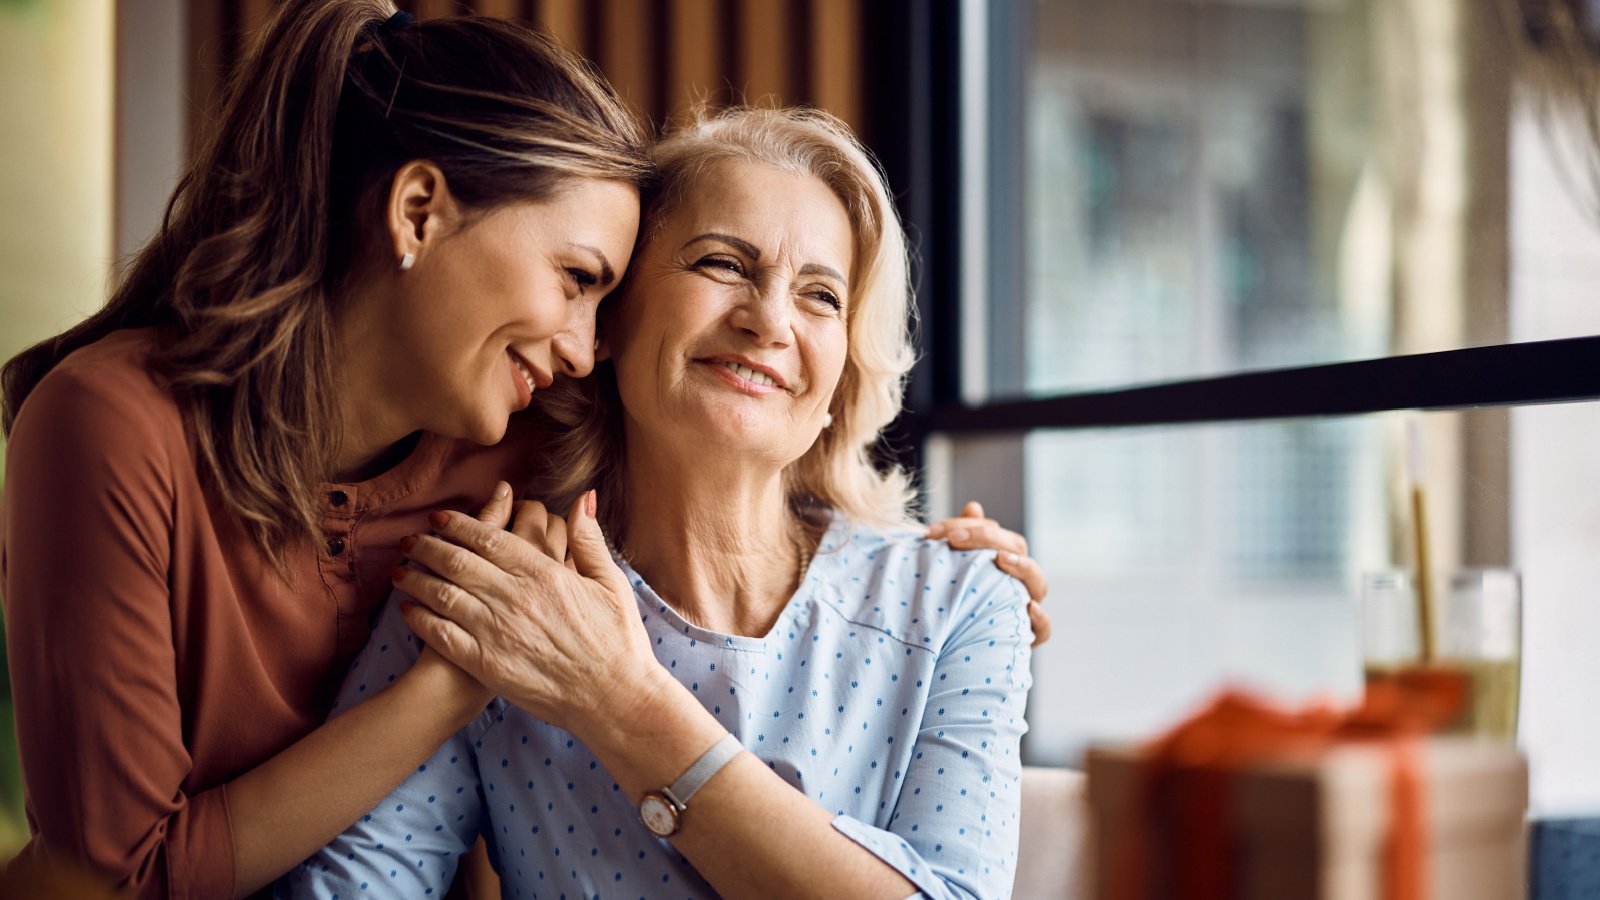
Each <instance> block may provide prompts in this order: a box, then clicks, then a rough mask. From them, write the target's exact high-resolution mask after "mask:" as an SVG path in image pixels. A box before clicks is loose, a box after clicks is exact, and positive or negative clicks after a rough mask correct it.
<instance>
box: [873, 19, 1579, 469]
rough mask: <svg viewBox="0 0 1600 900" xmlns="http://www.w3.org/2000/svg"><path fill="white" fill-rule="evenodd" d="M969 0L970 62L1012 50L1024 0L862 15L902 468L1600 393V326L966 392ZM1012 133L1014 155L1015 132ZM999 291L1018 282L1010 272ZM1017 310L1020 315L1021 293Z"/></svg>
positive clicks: (999, 112) (997, 108) (999, 231)
mask: <svg viewBox="0 0 1600 900" xmlns="http://www.w3.org/2000/svg"><path fill="white" fill-rule="evenodd" d="M973 4H977V5H979V6H984V7H986V8H987V10H988V15H989V20H988V26H987V27H986V28H984V29H983V30H982V31H983V34H982V35H981V39H982V40H983V42H984V44H985V46H984V48H983V58H985V59H986V60H996V59H999V60H1005V59H1010V60H1025V59H1026V53H1027V47H1026V44H1025V41H1026V40H1027V38H1028V35H1029V31H1028V28H1027V12H1026V6H1027V4H1025V3H1019V2H1010V0H1003V2H995V3H993V4H985V3H984V2H983V0H931V2H918V0H885V2H880V3H874V4H867V6H866V9H865V10H864V13H863V15H864V23H863V25H864V33H865V34H866V36H867V42H866V46H868V47H873V48H876V49H877V51H878V52H879V54H880V61H881V62H882V64H883V65H882V69H881V71H883V72H884V73H885V75H886V76H888V77H884V78H881V79H878V80H877V81H876V82H874V83H873V84H871V85H869V89H868V96H867V104H868V109H869V112H870V116H869V122H870V128H869V132H868V134H867V140H868V143H869V145H870V146H872V147H873V148H874V150H875V151H876V152H877V153H878V156H879V159H880V161H881V163H882V164H883V166H884V169H885V172H886V174H887V175H888V178H889V181H890V185H891V187H892V188H893V189H894V190H895V191H896V193H897V196H898V198H899V201H900V204H901V210H900V211H901V216H902V219H903V221H904V223H905V225H906V227H907V230H908V231H909V233H910V234H911V236H912V242H913V244H914V245H915V252H914V254H913V284H914V285H916V289H917V302H916V310H917V315H918V323H917V339H918V351H919V359H918V362H917V365H916V367H915V368H914V369H913V370H912V373H911V379H910V383H909V385H908V390H907V394H906V405H905V410H904V411H903V413H902V415H901V417H900V419H899V420H897V422H896V425H895V426H894V427H893V428H892V429H891V432H890V444H891V446H890V447H889V452H890V453H891V454H892V455H893V456H894V457H895V459H896V461H898V462H899V463H901V464H902V465H906V466H908V467H911V468H912V469H913V470H917V469H920V468H921V465H922V463H923V462H924V457H925V454H926V452H927V450H926V445H927V442H928V439H929V438H930V437H933V436H936V435H944V436H980V435H995V436H1004V435H1019V434H1021V433H1025V432H1028V431H1031V430H1035V429H1044V428H1050V429H1086V428H1111V427H1130V426H1151V425H1190V424H1201V423H1213V422H1237V421H1253V420H1267V419H1286V418H1316V417H1327V416H1349V415H1362V414H1370V413H1380V412H1388V411H1396V410H1416V411H1439V410H1459V409H1467V408H1478V407H1513V406H1527V405H1537V404H1546V403H1566V402H1580V401H1588V400H1600V336H1584V337H1574V338H1563V339H1558V340H1545V341H1528V342H1516V343H1501V344H1492V345H1486V346H1476V347H1466V348H1461V349H1455V350H1445V351H1438V352H1432V353H1418V354H1396V355H1390V356H1383V357H1375V358H1370V359H1361V360H1355V361H1348V362H1335V363H1324V364H1315V365H1304V366H1291V367H1284V368H1275V369H1264V370H1240V371H1233V372H1227V373H1224V374H1221V375H1215V376H1206V377H1196V378H1188V379H1180V380H1174V381H1168V382H1162V383H1156V384H1136V385H1128V386H1122V387H1116V388H1111V389H1100V390H1092V391H1071V392H1065V393H1059V394H1055V395H1051V396H1044V397H1028V398H1020V397H1015V396H1009V397H1008V396H1006V395H1005V394H1003V393H1002V394H1001V395H1000V396H990V397H989V398H987V399H984V400H982V401H981V402H976V403H969V402H966V400H965V399H964V397H963V384H962V373H963V371H964V370H965V369H966V368H967V364H968V363H969V362H970V360H969V359H967V357H966V354H968V353H969V352H970V350H969V348H971V347H973V346H979V347H986V346H988V345H989V344H991V343H992V342H990V341H989V340H988V335H987V334H985V335H984V336H983V338H982V340H980V341H978V342H973V341H970V340H969V341H966V342H964V341H963V329H970V328H974V327H978V326H977V325H975V323H972V322H970V321H966V322H964V321H963V320H962V311H963V309H962V307H963V296H962V286H963V284H964V280H963V275H964V274H966V272H965V270H964V266H967V265H972V264H974V263H973V262H972V261H971V259H970V253H971V252H972V251H973V249H974V248H972V247H970V246H964V245H963V240H962V236H963V231H962V212H963V211H962V208H961V196H962V177H963V174H964V173H963V160H962V155H961V154H962V146H963V142H962V140H961V138H962V132H963V123H962V117H961V114H962V110H963V107H962V103H961V100H962V81H961V63H962V60H963V46H962V40H963V37H964V36H965V35H964V32H963V28H962V25H963V11H964V9H965V8H966V7H969V6H971V5H973ZM968 15H970V12H968ZM970 49H971V48H970V47H969V48H968V50H969V51H970ZM1023 68H1024V67H1023V66H1022V65H1020V64H1019V65H1017V66H1013V67H1010V69H1008V70H1007V72H1006V73H1005V74H1004V75H1002V76H1001V77H1000V78H998V79H996V78H995V77H994V73H995V71H996V67H995V66H994V65H993V64H992V63H990V64H989V72H990V81H991V83H990V89H989V90H988V91H987V93H986V95H985V98H984V101H985V102H986V103H987V104H989V109H988V110H986V111H985V115H986V117H987V119H986V121H987V122H989V123H995V122H998V123H1000V125H1001V127H1011V128H1016V129H1019V130H1020V128H1021V126H1022V123H1023V110H1022V96H1021V91H1020V90H1018V89H1017V87H1018V82H1019V80H1020V79H1021V78H1022V77H1025V72H1024V71H1023ZM896 72H899V73H900V76H899V77H895V73H896ZM1013 144H1014V146H1017V147H1018V148H1019V149H1018V153H1020V152H1021V149H1020V148H1021V145H1022V142H1021V140H1020V137H1019V140H1018V141H1016V142H1013ZM1015 162H1016V161H1015V160H998V159H993V158H990V159H988V160H987V161H986V165H985V167H984V168H985V171H986V172H987V173H988V174H989V177H991V178H996V180H995V181H994V182H993V183H992V184H991V185H990V186H991V187H994V188H995V189H996V190H999V191H1001V192H1002V193H1004V194H1005V195H1006V196H1007V197H1009V198H1011V199H1014V200H1020V199H1021V197H1020V194H1021V190H1020V182H1019V181H1018V180H1017V179H1010V181H1009V182H1008V181H1006V180H1005V179H1004V178H1003V177H1000V178H997V176H1004V175H1005V174H1006V171H1007V169H1009V170H1010V171H1013V172H1014V171H1017V169H1016V168H1015ZM993 205H994V204H991V207H992V206H993ZM1020 205H1021V204H1020V203H1017V204H1015V206H1016V207H1020ZM1018 216H1019V218H1020V209H1019V211H1018ZM985 224H986V225H988V226H990V227H988V228H987V229H986V233H987V236H988V240H987V242H986V243H987V246H986V247H984V248H982V251H983V252H986V253H988V254H990V257H989V259H990V260H991V261H992V259H993V258H994V256H993V254H995V252H996V250H997V245H999V246H998V250H999V252H1000V253H1001V254H1005V253H1007V252H1008V251H1007V250H1006V248H1007V247H1011V248H1013V252H1016V253H1018V254H1019V255H1020V249H1017V248H1018V246H1019V244H1020V241H1019V240H1018V239H1017V238H1018V236H1019V235H1020V231H1019V230H1018V229H1019V225H1020V223H1011V222H1000V223H995V222H987V223H985ZM988 284H989V285H990V290H991V291H992V290H994V289H995V288H996V282H995V281H993V280H990V281H988ZM1001 287H1005V285H1001ZM1011 288H1012V289H1014V290H1020V289H1022V284H1021V282H1020V279H1017V280H1015V281H1014V282H1012V283H1011ZM1015 306H1017V307H1018V310H1017V314H1019V315H1020V304H1017V305H1015ZM1005 380H1013V379H1003V381H1005ZM997 387H1000V388H1001V390H1002V391H1005V390H1007V389H1010V390H1015V389H1016V388H1015V386H1012V385H1004V384H1003V385H998V386H997Z"/></svg>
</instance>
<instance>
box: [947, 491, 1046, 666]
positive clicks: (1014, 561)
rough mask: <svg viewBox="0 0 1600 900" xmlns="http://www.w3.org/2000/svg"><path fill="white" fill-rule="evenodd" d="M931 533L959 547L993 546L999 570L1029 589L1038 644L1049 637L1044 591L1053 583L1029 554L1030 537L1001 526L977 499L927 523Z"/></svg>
mask: <svg viewBox="0 0 1600 900" xmlns="http://www.w3.org/2000/svg"><path fill="white" fill-rule="evenodd" d="M928 537H929V538H930V539H932V540H939V539H941V538H943V539H945V540H947V541H949V543H950V546H952V547H954V548H956V549H957V550H994V551H996V555H995V565H997V566H999V567H1000V570H1001V571H1003V572H1005V573H1006V574H1007V575H1010V576H1011V577H1013V578H1016V579H1017V580H1018V581H1021V582H1022V584H1023V586H1025V587H1026V588H1027V589H1028V597H1029V601H1028V619H1029V620H1030V621H1031V622H1032V624H1033V645H1034V646H1035V647H1037V646H1039V645H1040V644H1042V643H1044V642H1045V641H1048V640H1050V614H1049V613H1047V612H1045V611H1044V598H1045V595H1046V594H1048V593H1050V583H1049V582H1048V581H1046V580H1045V577H1044V570H1043V569H1041V568H1039V562H1038V560H1036V559H1034V558H1033V557H1031V556H1029V555H1028V539H1027V538H1025V537H1023V536H1022V535H1020V534H1017V533H1016V532H1015V531H1009V530H1007V529H1005V528H1002V527H1001V526H1000V523H999V522H996V521H995V520H993V519H990V518H986V517H985V516H984V514H983V505H982V504H980V503H978V502H977V501H976V500H973V501H970V502H968V503H967V505H966V506H963V507H961V515H959V516H957V517H955V518H953V519H945V520H944V521H942V522H935V523H933V524H932V525H929V526H928Z"/></svg>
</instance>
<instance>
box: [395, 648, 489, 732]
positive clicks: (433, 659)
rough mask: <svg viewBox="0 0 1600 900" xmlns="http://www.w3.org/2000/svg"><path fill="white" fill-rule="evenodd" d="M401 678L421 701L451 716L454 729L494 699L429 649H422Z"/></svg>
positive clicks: (471, 679)
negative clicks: (418, 695)
mask: <svg viewBox="0 0 1600 900" xmlns="http://www.w3.org/2000/svg"><path fill="white" fill-rule="evenodd" d="M401 677H402V678H404V679H406V680H407V681H408V682H409V683H410V684H412V685H413V686H414V687H415V689H416V690H417V691H418V692H419V693H420V699H421V700H422V701H423V702H426V703H428V704H429V705H430V706H431V707H432V708H434V709H438V710H442V711H444V712H446V713H447V714H448V715H449V717H450V718H452V719H454V720H455V721H456V727H458V728H459V727H460V726H462V725H465V724H466V723H467V722H470V721H471V720H472V718H473V717H474V716H476V715H477V714H478V713H481V712H483V708H484V707H485V706H488V705H489V701H491V700H493V699H494V691H492V690H490V689H489V688H487V687H484V686H483V684H481V683H480V682H479V681H478V680H477V679H475V678H473V677H472V676H471V675H468V674H467V673H466V672H465V671H463V670H462V669H461V668H460V667H458V666H456V665H455V664H454V663H452V662H450V661H449V660H447V659H445V658H444V657H443V656H440V655H439V654H438V653H436V652H434V650H433V649H432V648H424V649H423V651H422V655H421V656H419V657H417V661H416V663H415V664H414V665H412V667H411V668H410V669H409V670H408V671H407V672H406V673H405V675H403V676H401Z"/></svg>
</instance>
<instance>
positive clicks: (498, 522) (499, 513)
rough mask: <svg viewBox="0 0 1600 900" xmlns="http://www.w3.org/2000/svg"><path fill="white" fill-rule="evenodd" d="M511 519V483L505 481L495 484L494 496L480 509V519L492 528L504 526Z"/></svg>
mask: <svg viewBox="0 0 1600 900" xmlns="http://www.w3.org/2000/svg"><path fill="white" fill-rule="evenodd" d="M510 520H511V485H509V484H506V483H505V482H504V481H501V482H497V483H496V484H495V486H494V496H492V497H490V498H489V502H488V503H485V504H484V505H483V509H480V510H478V521H479V522H482V523H483V524H485V525H488V526H490V527H492V528H504V527H506V523H507V522H509V521H510Z"/></svg>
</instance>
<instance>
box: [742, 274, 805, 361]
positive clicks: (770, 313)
mask: <svg viewBox="0 0 1600 900" xmlns="http://www.w3.org/2000/svg"><path fill="white" fill-rule="evenodd" d="M789 293H790V291H789V283H788V281H787V280H786V279H783V278H778V277H772V278H767V279H763V280H762V281H760V282H758V283H757V284H756V285H755V286H754V289H752V290H750V291H748V292H747V293H746V294H745V296H744V298H743V299H742V300H741V301H740V303H739V304H738V305H737V306H735V307H734V309H733V315H732V317H731V320H730V321H731V322H732V324H733V326H734V327H735V328H738V329H739V330H740V331H743V332H745V333H746V334H749V335H750V336H751V337H753V338H755V339H756V341H757V342H758V343H760V344H762V345H763V346H779V347H783V346H788V344H789V343H790V341H792V340H793V339H794V322H793V320H792V316H793V315H794V304H793V302H792V301H791V300H790V297H789Z"/></svg>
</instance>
